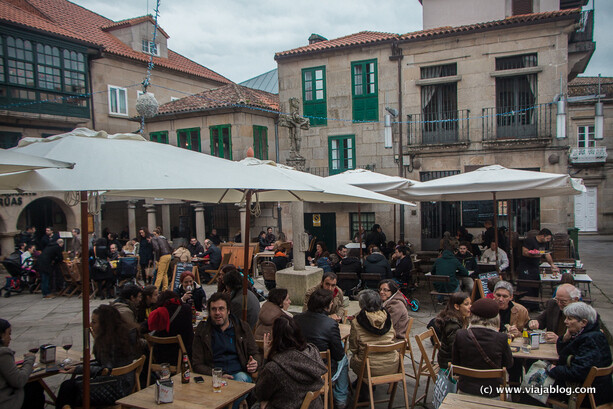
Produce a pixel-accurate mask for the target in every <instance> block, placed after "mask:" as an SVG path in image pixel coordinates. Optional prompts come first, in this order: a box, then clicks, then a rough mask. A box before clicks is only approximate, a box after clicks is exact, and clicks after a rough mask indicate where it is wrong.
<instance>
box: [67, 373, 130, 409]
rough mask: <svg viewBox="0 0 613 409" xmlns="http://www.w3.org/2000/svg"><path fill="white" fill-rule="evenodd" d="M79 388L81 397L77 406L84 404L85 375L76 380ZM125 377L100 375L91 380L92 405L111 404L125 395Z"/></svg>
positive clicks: (90, 399)
mask: <svg viewBox="0 0 613 409" xmlns="http://www.w3.org/2000/svg"><path fill="white" fill-rule="evenodd" d="M75 381H76V383H77V387H78V388H79V392H80V393H79V399H78V400H81V402H78V404H77V406H81V405H82V404H83V402H82V401H83V377H79V378H77V379H76V380H75ZM124 383H125V381H124V380H123V378H119V377H116V376H111V375H99V376H95V377H93V378H91V379H90V380H89V402H90V405H91V406H110V405H114V404H115V401H117V400H118V399H121V398H123V397H124V393H123V389H124V388H123V384H124Z"/></svg>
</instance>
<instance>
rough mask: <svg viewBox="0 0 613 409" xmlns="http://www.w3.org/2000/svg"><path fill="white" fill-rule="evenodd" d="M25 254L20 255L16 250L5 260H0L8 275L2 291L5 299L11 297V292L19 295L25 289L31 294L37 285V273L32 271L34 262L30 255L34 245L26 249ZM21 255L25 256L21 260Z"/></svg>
mask: <svg viewBox="0 0 613 409" xmlns="http://www.w3.org/2000/svg"><path fill="white" fill-rule="evenodd" d="M25 250H26V252H24V253H22V252H21V251H20V250H16V251H14V252H13V253H11V254H10V255H9V256H8V257H7V258H6V259H5V260H2V262H1V263H2V265H3V266H4V268H5V269H6V271H7V272H8V273H9V274H10V277H6V284H5V285H4V287H3V288H2V289H0V293H1V291H2V290H4V291H5V293H4V296H5V297H6V298H8V297H10V296H11V292H14V293H17V294H19V293H21V292H22V291H23V290H24V289H25V288H28V289H29V291H30V293H33V292H34V290H35V289H36V286H37V283H38V273H36V271H35V270H34V261H33V258H32V257H31V256H29V257H28V255H31V254H32V252H33V251H34V245H30V246H27V247H26V249H25ZM22 254H24V255H26V257H24V258H23V262H22Z"/></svg>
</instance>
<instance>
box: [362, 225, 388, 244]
mask: <svg viewBox="0 0 613 409" xmlns="http://www.w3.org/2000/svg"><path fill="white" fill-rule="evenodd" d="M386 244H387V239H386V238H385V233H383V229H381V226H380V225H379V224H373V226H372V230H371V231H370V233H368V236H366V247H368V246H370V245H375V246H377V247H379V248H380V249H384V248H385V245H386Z"/></svg>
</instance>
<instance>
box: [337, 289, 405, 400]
mask: <svg viewBox="0 0 613 409" xmlns="http://www.w3.org/2000/svg"><path fill="white" fill-rule="evenodd" d="M358 301H359V304H360V312H359V313H358V314H357V315H356V316H355V318H354V319H353V320H352V321H351V331H350V332H349V350H350V351H351V353H352V354H353V356H352V357H351V362H350V367H351V369H352V370H353V372H354V373H356V374H359V373H360V371H361V369H362V362H363V361H364V353H365V351H366V345H367V344H369V345H390V344H393V343H395V342H396V339H395V334H394V329H393V328H392V319H391V316H390V315H389V314H388V313H387V311H385V310H384V309H383V305H382V302H381V298H380V297H379V295H378V294H377V293H376V292H375V291H373V290H364V291H362V292H360V294H359V295H358ZM397 369H398V354H397V353H396V352H395V351H392V352H385V353H380V354H377V356H376V358H374V359H371V361H370V370H371V373H372V375H373V376H379V375H385V374H389V373H393V372H395V371H396V370H397ZM367 398H368V388H367V387H366V386H364V385H362V388H361V390H360V397H359V399H360V400H365V399H367Z"/></svg>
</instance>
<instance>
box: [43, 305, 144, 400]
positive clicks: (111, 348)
mask: <svg viewBox="0 0 613 409" xmlns="http://www.w3.org/2000/svg"><path fill="white" fill-rule="evenodd" d="M91 331H92V334H93V337H94V348H93V353H94V356H95V357H96V362H92V366H91V373H92V376H93V375H94V374H96V373H98V372H100V370H101V369H103V368H117V367H120V366H125V365H128V364H130V363H132V361H134V359H136V358H137V357H138V355H140V351H139V350H138V347H137V334H136V331H135V330H132V331H131V330H130V329H129V328H128V326H127V324H126V323H125V322H124V320H123V319H122V318H121V315H119V312H118V311H117V310H116V309H115V308H113V307H111V306H110V305H101V306H99V307H98V308H96V309H95V310H94V311H93V312H92V321H91ZM82 371H83V367H82V366H80V365H79V366H76V367H75V366H73V367H65V369H64V370H61V371H60V372H63V373H82ZM120 379H121V389H122V395H123V396H127V395H128V394H129V393H130V392H132V389H133V387H134V382H135V379H134V373H129V374H125V375H121V376H120ZM78 382H82V380H81V379H79V377H77V378H74V379H69V380H66V381H64V382H63V383H62V385H61V386H60V390H59V392H58V395H57V400H56V401H55V407H56V408H57V409H62V408H63V407H64V405H70V406H71V407H75V406H81V404H82V402H83V396H82V395H81V392H80V388H79V386H78V385H77V383H78ZM93 404H94V403H93V402H92V405H93Z"/></svg>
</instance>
